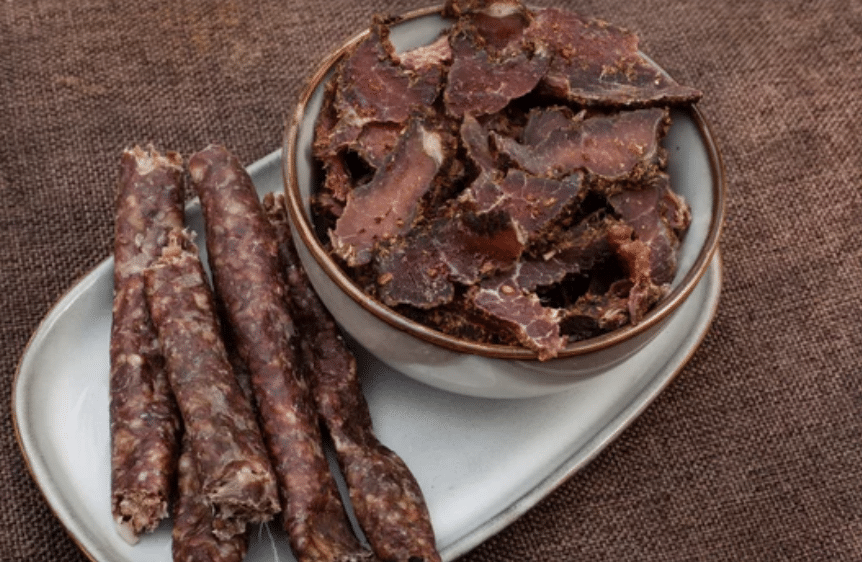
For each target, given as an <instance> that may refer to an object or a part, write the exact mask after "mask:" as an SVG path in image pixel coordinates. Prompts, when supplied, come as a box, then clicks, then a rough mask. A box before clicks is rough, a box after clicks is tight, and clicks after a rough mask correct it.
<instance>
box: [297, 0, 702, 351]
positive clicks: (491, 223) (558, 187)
mask: <svg viewBox="0 0 862 562" xmlns="http://www.w3.org/2000/svg"><path fill="white" fill-rule="evenodd" d="M443 13H444V15H445V16H446V17H448V18H451V19H452V20H453V24H452V25H451V27H450V28H449V29H448V30H447V31H446V32H445V33H444V34H443V35H442V36H441V37H439V39H437V40H436V41H434V42H432V43H431V44H429V45H427V46H423V47H420V48H416V49H413V50H410V51H407V52H403V53H397V52H396V50H395V49H394V47H393V45H392V43H391V42H390V40H389V32H390V28H391V26H392V25H394V24H396V23H397V20H394V19H385V18H376V19H375V20H374V22H373V25H372V29H371V32H370V34H369V35H367V37H366V38H365V39H363V40H362V41H361V42H359V43H358V44H357V45H356V46H355V47H354V48H353V49H352V50H351V51H350V52H348V53H346V55H345V56H344V57H343V58H342V60H341V61H340V63H339V65H338V68H337V71H336V73H335V75H334V77H333V78H332V79H331V80H330V81H329V82H328V83H327V84H326V90H325V96H324V105H323V108H322V110H321V113H320V115H319V117H318V120H317V123H316V128H315V140H314V145H313V154H314V157H315V159H316V160H317V162H318V163H319V165H320V168H321V170H322V177H323V180H322V182H321V185H320V187H319V189H318V190H317V191H316V192H315V194H314V196H313V201H312V205H313V213H314V221H315V223H316V225H317V227H318V231H319V233H320V235H321V237H322V238H323V239H324V241H325V243H326V244H327V245H328V247H329V248H330V249H331V252H332V254H333V255H334V256H335V257H336V259H337V260H338V261H339V263H340V264H341V265H342V267H343V268H344V270H345V271H346V272H347V273H348V275H349V276H350V277H351V278H352V279H354V280H355V281H356V282H357V283H358V284H360V286H361V287H362V288H363V289H364V290H365V291H366V292H367V293H368V294H369V295H371V296H372V297H374V298H376V299H378V300H379V301H381V302H383V303H385V304H386V305H387V306H389V307H391V308H393V309H394V310H396V311H397V312H399V313H400V314H403V315H404V316H407V317H409V318H412V319H415V320H417V321H419V322H421V323H423V324H425V325H427V326H430V327H432V328H434V329H437V330H439V331H442V332H444V333H447V334H450V335H453V336H456V337H463V338H467V339H470V340H473V341H478V342H486V343H493V344H502V345H520V346H524V347H527V348H530V349H533V350H535V351H536V352H537V354H538V356H539V358H541V359H547V358H552V357H554V356H556V355H557V354H558V353H559V351H560V350H561V349H563V348H564V347H565V345H566V344H567V343H568V342H570V341H574V340H581V339H586V338H589V337H592V336H595V335H598V334H601V333H604V332H607V331H610V330H614V329H616V328H619V327H621V326H624V325H626V324H630V323H631V324H634V323H637V322H639V321H640V319H641V318H642V317H643V316H644V314H645V313H646V312H647V311H649V310H650V309H651V308H652V307H653V306H654V305H655V304H656V302H658V301H659V300H660V299H661V298H662V296H663V295H664V294H665V293H666V292H667V291H668V287H669V283H670V282H671V281H672V279H673V277H674V274H675V270H676V252H677V249H678V247H679V244H680V240H681V237H682V236H683V235H684V234H685V232H686V230H687V228H688V225H689V222H690V211H689V208H688V206H687V204H686V203H685V201H684V200H683V199H682V198H681V197H680V196H678V195H677V194H675V193H674V192H673V191H672V190H671V189H670V181H669V178H668V175H667V173H666V168H667V166H666V154H665V151H664V149H663V148H662V146H661V141H662V138H663V137H664V135H665V134H666V132H667V130H668V128H669V126H670V108H671V107H673V106H683V105H687V104H692V103H695V102H696V101H698V100H699V99H700V97H701V93H700V92H699V91H698V90H695V89H693V88H689V87H686V86H681V85H679V84H677V83H676V82H674V81H673V80H672V79H671V78H669V77H668V76H667V75H666V74H664V73H663V72H662V71H661V70H660V69H659V68H657V67H656V66H655V65H654V64H653V63H652V62H650V61H649V60H648V59H646V58H645V57H644V56H642V55H641V54H640V52H639V51H638V40H637V36H636V35H635V34H634V33H631V32H629V31H626V30H624V29H621V28H618V27H614V26H612V25H608V24H607V23H605V22H602V21H597V20H592V19H588V18H585V17H582V16H580V15H577V14H574V13H571V12H568V11H564V10H559V9H554V8H547V9H530V8H527V7H525V6H524V5H522V4H520V3H519V2H517V1H516V0H450V1H449V2H448V3H447V4H446V6H445V7H444V11H443Z"/></svg>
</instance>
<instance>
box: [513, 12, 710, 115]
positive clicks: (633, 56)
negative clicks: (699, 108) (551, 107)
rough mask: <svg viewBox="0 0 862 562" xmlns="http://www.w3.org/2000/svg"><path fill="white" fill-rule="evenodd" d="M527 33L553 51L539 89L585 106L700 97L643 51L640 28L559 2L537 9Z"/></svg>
mask: <svg viewBox="0 0 862 562" xmlns="http://www.w3.org/2000/svg"><path fill="white" fill-rule="evenodd" d="M532 14H533V17H534V20H533V23H532V25H531V26H530V28H529V29H527V30H526V31H525V33H524V34H525V36H526V37H527V38H529V40H530V41H532V42H533V43H534V44H535V45H536V46H537V48H538V49H543V50H546V51H547V52H548V53H549V55H550V64H549V66H548V70H547V73H546V74H545V75H544V76H543V78H542V82H541V85H540V90H542V91H543V93H545V94H549V95H551V96H554V97H557V98H559V99H564V100H567V101H570V102H574V103H577V104H581V105H584V106H602V107H646V106H656V105H675V104H676V105H678V104H690V103H695V102H697V101H698V100H699V99H700V98H701V97H702V93H701V92H700V91H699V90H696V89H694V88H690V87H687V86H681V85H679V84H678V83H677V82H676V81H675V80H673V79H672V78H670V77H669V76H668V75H667V74H665V73H664V72H663V71H662V70H661V69H660V68H659V67H657V66H656V65H655V64H654V63H653V62H652V61H650V60H649V59H647V58H646V57H645V56H644V55H642V54H641V53H640V52H639V51H638V37H637V35H636V34H634V33H632V32H630V31H627V30H625V29H622V28H620V27H616V26H613V25H609V24H608V23H606V22H603V21H600V20H595V19H589V18H585V17H583V16H580V15H578V14H576V13H574V12H570V11H567V10H562V9H558V8H544V9H537V10H533V12H532Z"/></svg>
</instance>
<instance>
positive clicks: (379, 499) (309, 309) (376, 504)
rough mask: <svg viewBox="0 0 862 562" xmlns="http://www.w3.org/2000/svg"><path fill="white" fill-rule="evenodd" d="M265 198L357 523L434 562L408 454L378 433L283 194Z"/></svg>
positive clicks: (401, 554) (407, 560)
mask: <svg viewBox="0 0 862 562" xmlns="http://www.w3.org/2000/svg"><path fill="white" fill-rule="evenodd" d="M263 204H264V207H265V208H266V212H267V216H268V218H269V220H270V222H271V223H272V225H273V227H274V228H275V232H276V235H277V237H278V240H279V248H280V252H281V255H282V258H283V261H284V263H285V270H286V272H287V282H288V286H289V292H290V296H291V302H292V303H293V310H295V311H296V321H297V324H298V326H299V332H300V334H301V335H300V342H301V349H302V351H303V358H304V364H305V365H306V368H307V376H308V380H309V381H310V384H311V388H312V390H313V393H314V397H315V401H316V404H317V411H318V413H319V414H320V417H321V419H322V421H323V423H324V424H325V425H326V428H327V429H328V431H329V434H330V436H331V438H332V441H333V444H334V446H335V451H336V455H337V457H338V463H339V465H340V467H341V470H342V472H343V473H344V475H345V480H346V482H347V486H348V491H349V494H350V498H351V501H352V505H353V509H354V513H355V514H356V518H357V520H358V522H359V525H360V527H361V528H362V530H363V532H364V534H365V537H366V539H367V540H368V542H369V544H370V545H371V548H372V549H373V550H374V553H375V555H376V556H377V557H378V558H379V559H380V560H392V561H400V562H437V561H439V560H440V555H439V554H438V553H437V550H436V546H435V539H434V530H433V527H432V525H431V519H430V515H429V513H428V508H427V506H426V504H425V500H424V498H423V495H422V491H421V489H420V488H419V484H418V483H417V482H416V479H415V477H414V476H413V474H412V473H411V472H410V470H409V468H408V467H407V465H406V464H405V463H404V461H403V460H402V459H401V458H400V457H399V456H398V455H397V454H396V453H394V452H393V451H392V450H390V449H389V448H387V447H386V446H385V445H383V444H382V443H380V441H379V440H378V439H377V437H376V436H375V434H374V430H373V427H372V422H371V415H370V412H369V410H368V404H367V402H366V401H365V396H364V395H363V394H362V388H361V386H360V382H359V377H358V374H357V371H356V359H355V358H354V357H353V354H352V353H351V352H350V350H349V349H348V348H347V346H346V344H345V342H344V340H343V338H342V337H341V334H340V332H339V330H338V327H337V326H336V324H335V321H334V319H333V318H332V316H331V314H330V313H329V311H327V310H326V308H325V307H324V306H323V303H322V302H321V301H320V299H319V297H318V296H317V294H316V293H315V292H314V290H313V288H312V287H311V284H310V282H309V280H308V277H307V276H306V273H305V270H304V269H303V268H302V265H301V263H300V261H299V256H298V255H297V254H296V249H295V247H294V245H293V240H292V239H291V233H290V225H289V222H288V217H287V209H286V208H285V204H284V196H283V195H281V194H279V195H273V194H269V195H267V196H266V197H265V198H264V202H263Z"/></svg>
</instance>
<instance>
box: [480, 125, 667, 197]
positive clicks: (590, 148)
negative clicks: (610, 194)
mask: <svg viewBox="0 0 862 562" xmlns="http://www.w3.org/2000/svg"><path fill="white" fill-rule="evenodd" d="M547 111H549V112H560V113H565V112H567V111H568V110H567V109H561V108H553V109H549V110H547ZM536 118H537V119H543V120H548V119H554V120H555V121H558V120H560V118H559V117H556V116H555V117H549V116H548V117H541V116H539V117H536ZM669 120H670V117H669V113H668V111H667V110H666V109H664V108H649V109H639V110H634V111H622V112H619V113H614V114H610V115H596V116H593V117H586V118H584V117H583V116H581V115H578V116H574V117H573V118H572V119H570V120H568V126H565V127H554V128H550V127H549V128H542V131H543V132H544V134H537V133H536V132H535V131H536V129H538V127H531V126H530V125H528V126H527V127H526V128H525V131H529V133H528V135H529V139H530V140H531V141H533V142H531V143H529V144H526V143H525V144H522V143H519V142H517V141H515V140H514V139H511V138H508V137H503V136H500V135H494V136H493V138H494V141H495V143H496V146H497V148H498V150H499V151H500V152H501V153H503V154H505V155H506V156H508V157H509V158H510V159H511V160H512V161H513V162H514V163H515V164H516V165H517V166H518V167H519V168H521V169H523V170H526V171H528V172H529V173H531V174H533V175H536V176H547V177H560V176H561V175H562V176H565V175H569V174H571V173H572V172H574V171H576V170H584V171H585V172H586V173H588V174H589V175H590V176H591V180H593V181H598V182H603V183H617V182H619V181H621V180H625V179H632V178H637V177H639V176H641V175H643V174H645V173H648V172H650V171H653V170H655V169H657V168H658V167H660V166H661V165H662V164H663V162H664V150H663V148H662V147H661V143H660V141H661V139H662V138H663V137H664V135H665V133H666V131H667V128H668V126H669V124H670V121H669Z"/></svg>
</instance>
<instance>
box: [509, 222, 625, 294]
mask: <svg viewBox="0 0 862 562" xmlns="http://www.w3.org/2000/svg"><path fill="white" fill-rule="evenodd" d="M614 224H616V220H615V219H607V218H604V219H598V220H593V219H592V218H588V219H586V220H583V221H581V222H580V223H578V224H577V225H576V226H574V227H573V228H570V229H567V230H565V231H564V232H563V233H562V234H561V235H560V239H559V240H557V241H556V243H555V244H554V247H553V250H551V251H549V252H548V253H547V254H545V255H542V256H541V257H538V258H531V259H522V260H520V261H519V262H518V263H517V264H516V265H515V267H514V268H513V269H512V270H511V271H510V272H509V273H508V278H509V280H510V282H511V284H513V285H514V286H517V287H518V288H520V289H521V290H522V291H527V292H535V291H536V290H537V289H539V288H542V287H550V286H553V285H556V284H557V283H560V282H562V281H563V280H564V279H565V277H566V276H567V275H571V274H577V275H584V276H586V275H589V274H591V273H592V272H593V270H594V268H597V267H601V266H602V265H604V264H605V263H607V262H608V261H609V260H610V259H611V258H612V256H613V249H612V248H611V245H610V243H609V242H608V229H609V228H610V227H611V226H612V225H614Z"/></svg>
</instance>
